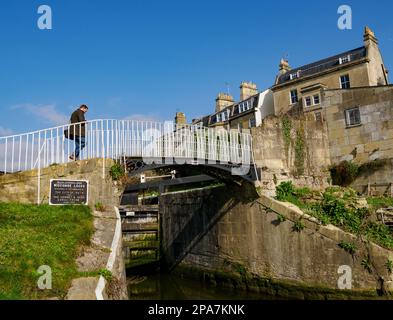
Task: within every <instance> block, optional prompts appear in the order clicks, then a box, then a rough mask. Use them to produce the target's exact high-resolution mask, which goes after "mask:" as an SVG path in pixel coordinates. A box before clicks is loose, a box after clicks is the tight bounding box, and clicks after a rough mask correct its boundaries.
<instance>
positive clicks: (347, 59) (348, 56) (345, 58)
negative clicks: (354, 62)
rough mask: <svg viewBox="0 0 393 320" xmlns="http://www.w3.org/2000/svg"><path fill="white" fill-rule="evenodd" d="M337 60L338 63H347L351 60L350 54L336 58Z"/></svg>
mask: <svg viewBox="0 0 393 320" xmlns="http://www.w3.org/2000/svg"><path fill="white" fill-rule="evenodd" d="M338 60H339V63H340V64H343V63H347V62H350V61H351V56H350V55H347V56H344V57H341V58H340V59H338Z"/></svg>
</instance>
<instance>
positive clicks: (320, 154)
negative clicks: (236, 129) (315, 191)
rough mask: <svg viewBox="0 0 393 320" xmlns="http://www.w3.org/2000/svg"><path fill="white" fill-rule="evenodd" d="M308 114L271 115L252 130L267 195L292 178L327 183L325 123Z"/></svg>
mask: <svg viewBox="0 0 393 320" xmlns="http://www.w3.org/2000/svg"><path fill="white" fill-rule="evenodd" d="M308 116H312V115H308ZM308 116H307V115H305V116H304V117H302V118H301V119H294V118H292V117H289V116H288V117H268V118H265V119H264V120H263V122H262V125H261V126H260V127H257V128H253V129H252V137H253V150H254V160H255V163H256V165H257V167H258V169H259V170H260V173H261V187H262V189H263V190H265V192H266V193H267V194H270V195H272V194H274V192H275V187H276V186H277V185H278V184H280V183H281V182H282V181H286V180H289V179H291V180H293V181H294V182H295V184H296V185H298V186H310V187H314V188H323V187H326V186H327V185H328V176H329V174H328V170H327V169H328V167H329V165H330V159H329V150H328V146H329V144H328V137H327V130H326V126H325V123H323V122H317V121H315V119H314V118H312V119H310V118H308Z"/></svg>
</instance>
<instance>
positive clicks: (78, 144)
mask: <svg viewBox="0 0 393 320" xmlns="http://www.w3.org/2000/svg"><path fill="white" fill-rule="evenodd" d="M85 146H86V138H85V137H79V136H76V137H75V158H76V159H79V154H80V152H81V151H82V150H83V149H84V148H85Z"/></svg>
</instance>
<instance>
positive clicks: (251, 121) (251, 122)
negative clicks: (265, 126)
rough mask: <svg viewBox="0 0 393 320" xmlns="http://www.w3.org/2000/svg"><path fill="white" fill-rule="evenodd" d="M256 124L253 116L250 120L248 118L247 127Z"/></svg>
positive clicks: (252, 126)
mask: <svg viewBox="0 0 393 320" xmlns="http://www.w3.org/2000/svg"><path fill="white" fill-rule="evenodd" d="M256 126H257V123H256V120H255V118H251V119H250V120H248V127H249V128H254V127H256Z"/></svg>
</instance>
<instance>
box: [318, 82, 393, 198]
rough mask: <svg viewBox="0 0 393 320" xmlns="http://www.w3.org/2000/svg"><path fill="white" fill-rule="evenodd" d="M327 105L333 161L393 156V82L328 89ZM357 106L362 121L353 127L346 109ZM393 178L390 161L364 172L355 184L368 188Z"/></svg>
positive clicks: (362, 162) (372, 159)
mask: <svg viewBox="0 0 393 320" xmlns="http://www.w3.org/2000/svg"><path fill="white" fill-rule="evenodd" d="M323 105H324V113H325V114H324V117H325V120H326V123H327V127H328V135H329V149H330V157H331V161H332V163H333V164H338V163H340V162H341V161H344V160H347V161H353V162H355V163H357V164H360V165H361V164H364V163H369V162H372V161H374V160H381V159H382V160H383V159H393V86H379V87H363V88H353V89H348V90H327V91H325V92H324V97H323ZM354 107H358V108H359V112H360V118H361V123H360V124H359V125H357V126H351V127H350V126H348V125H347V122H346V119H345V111H346V110H347V109H350V108H354ZM392 182H393V177H392V165H391V164H389V163H388V164H387V165H386V166H383V167H382V168H378V170H375V171H374V172H373V171H370V172H368V173H366V174H363V175H362V176H360V177H359V179H357V180H356V181H355V182H354V184H353V187H355V188H356V189H357V190H359V191H362V190H363V191H364V188H365V187H366V186H367V184H368V183H371V184H375V183H378V184H386V185H387V186H386V187H388V185H389V184H390V183H392ZM385 189H386V188H385ZM381 190H383V187H382V188H381Z"/></svg>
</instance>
